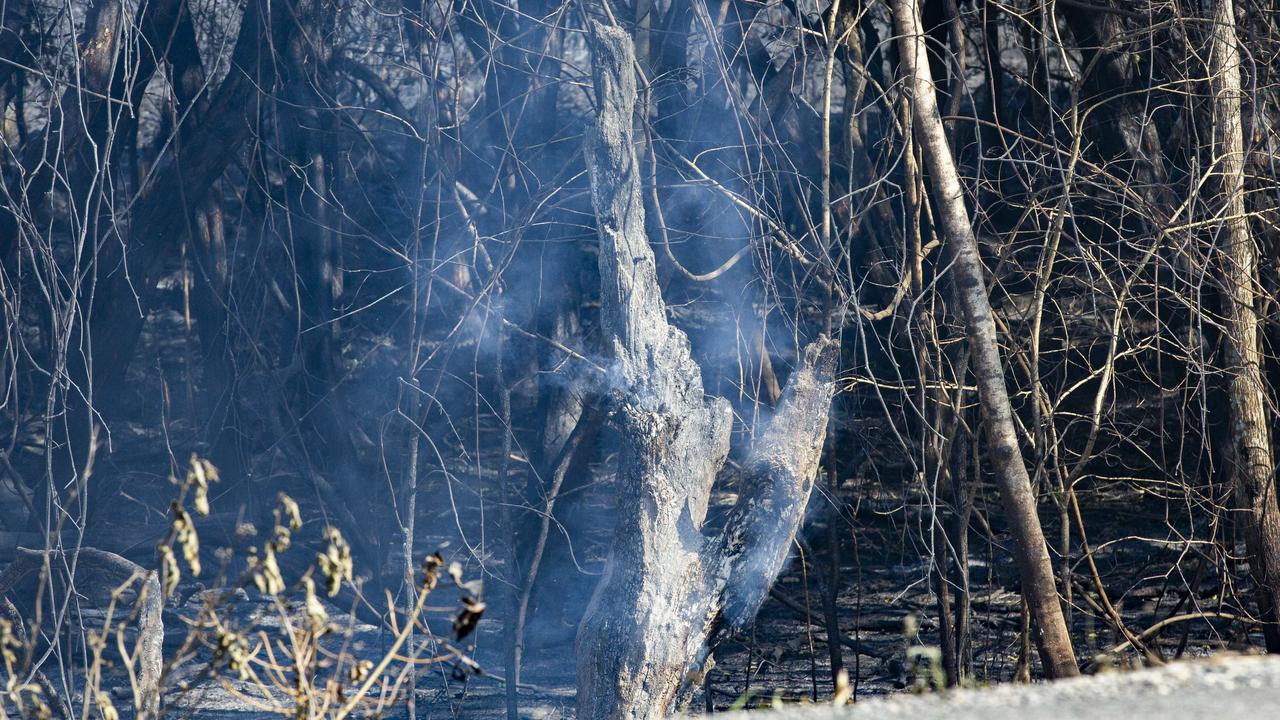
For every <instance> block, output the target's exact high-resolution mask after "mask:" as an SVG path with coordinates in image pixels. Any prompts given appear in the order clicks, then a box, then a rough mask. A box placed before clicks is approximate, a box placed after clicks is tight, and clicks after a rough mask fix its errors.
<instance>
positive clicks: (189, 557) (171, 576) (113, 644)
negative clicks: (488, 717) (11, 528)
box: [0, 455, 485, 720]
mask: <svg viewBox="0 0 1280 720" xmlns="http://www.w3.org/2000/svg"><path fill="white" fill-rule="evenodd" d="M217 479H218V472H217V469H216V468H215V467H214V466H213V465H212V464H210V463H209V462H208V461H207V460H204V459H203V458H200V457H198V456H194V455H193V456H192V458H191V463H190V467H189V469H188V471H187V473H186V475H185V477H184V479H183V481H182V482H181V484H180V489H179V492H178V497H177V499H176V500H174V502H173V503H172V504H171V506H170V512H171V519H170V524H169V529H168V532H167V533H166V534H165V537H164V539H163V540H162V541H161V543H160V544H159V545H158V548H157V550H158V554H157V560H158V564H159V568H158V571H156V572H148V571H144V570H142V569H141V568H137V569H136V571H134V572H132V573H131V574H130V576H129V577H128V579H127V581H126V582H123V583H121V584H120V585H119V586H118V587H116V588H115V589H114V590H113V591H112V593H111V597H110V601H109V603H108V605H107V607H106V608H105V613H104V620H103V625H102V627H101V629H96V630H89V629H86V630H85V637H86V647H87V649H88V655H89V657H88V658H87V662H86V665H85V672H84V675H83V678H82V679H81V688H78V689H77V690H78V692H77V693H76V694H77V695H78V696H79V697H80V698H82V700H81V701H80V704H81V705H82V707H81V708H80V709H79V712H78V713H76V714H78V715H80V716H81V717H88V716H90V715H97V716H98V717H101V718H102V719H103V720H114V719H115V718H118V717H119V716H120V710H118V709H117V704H118V703H119V702H120V696H119V695H118V694H117V695H116V696H115V697H114V699H113V695H112V692H110V691H109V690H107V689H106V688H105V686H104V679H105V677H107V676H110V673H111V672H113V670H114V669H115V668H117V667H118V668H119V669H120V670H123V673H124V675H125V676H126V678H125V679H126V680H127V683H128V686H129V688H130V691H131V695H132V710H133V714H134V716H135V717H138V718H154V717H161V716H163V715H164V710H165V707H166V705H169V706H171V705H173V704H174V703H181V702H182V694H183V691H187V690H191V689H192V688H191V687H190V686H189V685H188V684H187V683H186V682H177V681H176V680H175V678H177V677H178V676H179V675H183V676H191V675H194V677H196V678H202V679H211V680H213V681H215V682H217V683H220V684H221V685H222V686H223V687H224V688H225V689H226V690H227V691H228V692H229V693H230V694H231V695H232V696H234V697H236V698H237V699H238V701H240V702H241V703H243V704H244V705H246V706H248V707H249V708H252V709H253V710H254V711H256V712H261V713H268V714H274V715H281V716H287V717H294V718H307V719H312V718H315V719H318V718H334V719H337V718H344V717H348V716H351V715H353V714H362V715H378V714H381V713H383V712H385V711H386V710H387V709H388V708H390V707H392V706H394V705H395V704H396V703H399V702H403V701H405V700H406V694H407V693H408V692H411V691H412V690H411V688H409V687H408V685H409V683H408V679H409V678H411V677H413V673H412V670H413V667H414V666H415V665H422V664H429V663H436V662H452V663H453V665H454V668H455V670H454V672H455V674H457V673H459V672H461V673H464V674H478V673H480V672H481V670H480V667H479V666H478V665H477V664H476V663H475V662H474V661H473V660H471V659H470V658H469V657H467V656H466V654H465V652H464V651H463V650H461V649H459V648H458V647H455V646H454V645H452V644H451V643H450V642H449V640H448V638H441V637H437V636H436V635H434V634H433V633H432V632H431V630H430V628H429V627H428V625H427V623H426V622H425V619H424V617H423V615H424V611H425V601H426V598H427V597H428V595H429V594H430V593H431V592H432V591H433V590H435V589H436V587H437V586H438V585H439V582H440V570H441V569H442V568H444V567H445V565H446V563H445V559H444V558H443V557H442V556H441V555H440V554H439V553H432V554H431V555H429V556H427V557H426V558H424V560H423V562H422V577H421V581H420V582H418V583H417V584H416V587H415V589H414V591H413V592H414V597H413V598H412V603H411V604H410V605H409V606H408V608H407V609H405V608H399V609H398V608H397V607H396V606H395V604H394V603H393V602H391V600H390V598H388V609H389V615H388V618H389V620H388V622H389V629H390V630H391V632H392V633H393V634H394V637H393V640H392V642H391V643H390V644H389V646H388V647H387V648H386V649H385V651H384V652H382V653H381V654H379V655H376V656H370V657H361V656H359V655H358V654H357V652H358V650H359V648H360V643H358V642H355V641H354V637H353V636H354V633H355V620H354V618H351V617H348V619H347V620H346V621H345V622H344V621H336V620H335V619H334V618H333V617H332V616H331V614H330V612H329V610H328V609H327V608H326V606H325V604H324V602H323V601H322V600H321V598H320V596H319V594H318V592H317V585H318V584H319V583H323V587H324V592H325V594H326V595H327V596H328V597H336V596H338V594H339V593H340V592H341V591H342V588H343V585H344V583H345V584H347V585H348V586H351V585H354V583H355V563H354V560H353V558H352V554H351V548H350V546H349V544H348V543H347V541H346V540H345V539H344V538H343V536H342V533H341V532H339V531H338V530H337V529H336V528H333V527H327V528H325V530H324V531H323V535H322V538H323V541H324V546H323V550H322V551H321V552H319V553H317V555H316V559H315V562H314V563H313V564H311V565H310V566H309V567H308V568H307V569H306V570H304V571H303V572H302V574H301V576H300V577H298V578H297V579H296V580H294V581H293V582H292V583H290V582H288V581H287V580H286V578H285V576H284V574H283V573H282V571H281V569H280V563H279V557H280V556H282V555H283V554H284V553H286V552H288V551H290V549H291V548H292V547H293V545H294V534H295V533H296V532H298V531H300V530H302V528H303V527H304V522H303V518H302V510H301V508H300V506H299V505H298V503H297V502H296V501H294V500H293V499H292V498H291V497H289V496H288V495H286V494H284V493H281V494H280V495H279V496H278V498H277V504H276V508H275V509H274V512H273V517H274V521H275V522H274V527H273V529H272V532H271V535H270V538H269V539H268V540H267V541H266V542H265V543H263V544H262V545H261V547H251V548H249V549H248V550H247V557H245V570H244V572H243V573H241V574H240V575H239V577H238V578H237V579H235V581H234V582H231V583H229V584H227V585H226V586H224V587H220V588H215V589H213V590H208V591H205V592H204V593H203V594H202V596H201V597H202V598H203V603H202V604H201V605H200V607H199V608H198V610H197V611H196V615H195V617H194V618H191V619H189V620H188V621H187V622H188V623H189V627H188V629H187V631H186V635H185V637H184V638H183V642H182V643H181V646H180V647H179V649H178V650H177V651H176V652H174V653H173V654H172V655H171V657H169V658H162V657H161V655H160V652H161V647H162V643H163V639H164V638H163V635H164V631H163V628H162V627H161V626H160V622H159V605H158V602H159V600H158V598H157V596H163V598H164V599H169V598H171V597H173V596H174V595H175V593H177V592H178V589H179V587H180V585H181V580H182V572H183V570H184V566H185V570H186V571H188V572H189V573H190V574H191V576H192V577H198V576H200V574H201V572H202V567H201V563H200V557H199V554H200V540H199V534H198V532H197V528H196V525H195V522H194V517H193V515H192V513H190V512H188V511H187V510H186V508H185V507H184V501H185V500H186V499H187V498H188V497H190V498H191V502H192V506H193V509H194V511H195V513H194V514H195V515H196V516H205V515H207V514H208V513H209V500H208V489H209V484H210V483H211V482H216V481H217ZM175 545H176V549H177V550H178V551H180V552H181V555H182V562H181V564H180V563H179V560H178V558H177V555H178V552H175ZM27 552H28V553H30V554H32V555H39V554H38V553H35V552H34V551H27ZM81 552H82V554H83V553H84V552H86V551H85V550H82V551H81ZM92 552H94V553H98V554H101V555H103V556H109V557H110V558H112V560H111V562H116V561H118V563H119V564H120V565H121V566H122V567H134V568H136V566H134V565H133V563H131V562H129V561H128V560H125V559H124V558H120V557H119V556H115V555H113V554H111V553H104V552H102V551H92ZM220 557H221V558H222V559H223V561H224V562H229V561H231V560H232V559H233V558H232V557H231V556H230V554H229V553H226V554H222V555H220ZM448 572H449V575H450V577H451V578H452V580H453V582H454V583H455V585H457V586H458V587H459V589H461V590H462V591H463V593H464V595H463V598H462V605H463V606H462V608H461V609H460V610H459V612H458V613H457V615H456V617H455V618H454V620H453V628H454V633H455V637H456V639H457V640H462V639H464V638H466V637H467V636H468V635H470V634H471V633H473V632H474V631H475V628H476V625H477V623H478V622H479V621H480V618H481V616H482V615H483V613H484V610H485V603H484V602H483V601H481V600H480V599H479V590H478V588H479V585H478V583H475V582H465V581H464V580H463V578H462V569H461V566H460V565H458V564H457V563H453V564H452V565H450V566H449V567H448ZM317 575H318V578H317V577H316V576H317ZM250 586H252V587H254V588H256V589H257V590H258V591H259V592H260V593H261V594H262V595H263V596H264V598H265V599H267V600H268V602H269V603H270V604H271V606H272V607H273V608H274V615H275V618H276V620H278V623H274V624H271V625H266V624H263V623H261V622H260V620H259V618H256V617H255V618H252V619H250V620H248V621H246V620H245V619H244V618H243V617H238V616H237V615H236V613H235V612H234V610H235V607H236V606H235V603H236V598H237V597H241V598H243V597H244V596H243V592H242V590H243V589H244V588H247V587H250ZM355 589H356V591H357V592H358V588H355ZM131 596H132V597H133V599H132V600H130V598H131ZM4 604H5V605H6V606H8V607H12V606H9V605H8V603H7V601H6V602H5V603H4ZM126 607H127V608H128V610H127V611H125V612H121V611H120V609H121V608H126ZM134 624H136V625H138V626H139V632H138V634H137V636H136V637H135V638H131V637H130V636H129V632H128V631H129V628H130V626H131V625H134ZM32 637H39V633H32ZM30 642H34V641H28V640H27V639H26V638H25V637H24V636H23V635H22V634H21V633H20V632H16V631H15V629H14V627H13V624H12V622H11V620H10V619H4V617H3V614H0V655H2V660H3V663H2V664H3V670H4V684H3V689H2V690H0V692H2V693H3V700H2V701H0V720H7V718H8V715H7V714H6V713H7V712H16V713H17V714H18V715H19V716H20V717H24V718H28V717H31V718H51V717H55V716H59V717H64V718H67V720H70V717H69V716H70V712H69V711H68V710H64V709H62V707H61V699H60V698H57V697H52V696H51V694H52V693H53V688H52V685H51V684H49V683H48V682H47V680H44V681H43V682H24V681H23V678H24V677H36V678H37V680H41V679H43V676H42V675H39V674H38V673H34V674H33V673H31V672H24V668H22V667H21V663H20V660H21V658H22V657H23V656H24V654H25V656H26V657H30V656H31V655H33V653H32V652H31V651H32V649H33V646H32V645H31V644H30ZM114 653H118V655H119V658H120V660H121V662H119V663H116V662H115V661H114V659H112V658H109V655H114ZM202 658H203V659H202ZM153 665H154V666H155V667H152V666H153ZM168 689H176V690H177V691H178V692H177V693H170V694H169V695H168V696H166V695H165V692H164V691H165V690H168ZM117 692H118V691H117Z"/></svg>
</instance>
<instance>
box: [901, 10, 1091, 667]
mask: <svg viewBox="0 0 1280 720" xmlns="http://www.w3.org/2000/svg"><path fill="white" fill-rule="evenodd" d="M893 15H894V24H895V26H896V28H897V33H898V43H899V45H898V49H899V52H898V55H899V62H900V63H901V66H902V67H901V72H902V74H903V77H904V79H905V81H906V87H907V92H909V93H911V104H912V111H913V114H914V119H915V123H914V125H915V133H916V139H917V141H918V142H919V143H920V146H921V149H922V150H923V154H924V159H925V163H926V165H927V166H928V169H929V173H930V184H931V185H932V187H933V195H934V201H935V203H936V208H935V210H936V213H937V217H938V224H939V226H940V228H941V230H942V232H943V233H944V235H945V237H946V243H947V246H948V247H949V248H950V252H951V254H952V257H953V259H954V261H955V269H954V272H955V273H956V275H955V288H956V296H957V299H958V300H959V304H960V309H961V312H962V313H963V315H964V320H965V331H966V334H967V335H968V339H969V349H970V355H969V357H970V369H971V371H972V372H973V376H974V378H975V379H976V380H977V384H978V393H979V397H980V400H981V406H982V416H983V419H984V421H985V423H986V426H985V427H986V433H987V452H988V454H989V456H990V458H991V461H992V470H993V471H994V473H995V477H996V482H997V484H998V486H999V488H1000V497H1001V500H1002V501H1003V503H1004V513H1005V518H1006V520H1008V522H1009V525H1010V529H1011V530H1012V532H1013V538H1014V555H1015V559H1016V560H1017V563H1018V573H1019V576H1020V577H1021V580H1022V593H1023V595H1024V596H1025V597H1026V600H1027V604H1028V605H1029V606H1030V608H1031V614H1032V616H1033V618H1034V619H1035V622H1036V627H1037V630H1038V632H1037V633H1036V647H1037V649H1038V650H1039V651H1040V659H1041V661H1042V662H1043V664H1044V670H1045V673H1046V674H1047V675H1048V676H1049V677H1051V678H1061V677H1070V676H1073V675H1076V674H1078V673H1079V669H1078V668H1077V666H1076V659H1075V654H1074V652H1073V650H1072V648H1071V635H1070V634H1069V632H1068V631H1067V624H1066V621H1065V620H1064V619H1063V615H1062V606H1061V604H1060V603H1059V601H1058V592H1057V589H1056V588H1055V586H1054V577H1053V563H1052V561H1051V560H1050V558H1049V550H1048V548H1047V547H1046V545H1045V539H1044V531H1043V529H1042V528H1041V527H1040V518H1039V517H1038V516H1037V514H1036V497H1035V493H1034V491H1033V490H1032V489H1031V478H1030V477H1029V476H1028V475H1027V468H1026V465H1024V464H1023V461H1022V456H1021V454H1020V452H1019V449H1018V436H1017V433H1016V431H1015V429H1014V425H1013V410H1012V408H1011V406H1010V404H1009V392H1008V389H1007V388H1006V387H1005V380H1004V365H1003V363H1002V361H1001V358H1000V348H999V345H998V343H997V340H996V326H995V321H994V319H993V318H992V314H991V302H990V299H989V298H988V297H987V288H986V281H985V279H984V277H983V267H982V258H981V257H980V256H979V254H978V240H977V237H976V236H975V235H974V232H973V225H972V221H971V220H970V218H969V211H968V209H967V208H966V207H965V204H964V189H963V188H962V187H961V185H960V176H959V174H958V173H957V171H956V165H955V160H954V159H953V158H952V156H951V148H950V145H949V143H948V142H947V136H946V131H945V129H944V128H943V125H942V118H941V117H940V116H939V114H938V101H937V95H936V94H935V91H934V87H933V78H932V74H931V72H930V69H929V61H928V57H927V55H926V53H925V43H924V32H923V31H922V30H921V28H920V8H919V0H894V2H893Z"/></svg>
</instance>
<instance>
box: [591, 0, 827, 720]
mask: <svg viewBox="0 0 1280 720" xmlns="http://www.w3.org/2000/svg"><path fill="white" fill-rule="evenodd" d="M592 35H593V51H594V81H595V98H596V105H597V111H598V113H599V116H598V118H597V121H596V124H595V126H594V127H593V128H592V129H591V131H590V132H589V139H588V153H587V163H588V168H589V170H590V173H591V187H592V199H593V201H594V204H595V208H596V214H597V218H598V222H599V236H600V256H599V265H600V277H601V313H602V318H603V325H604V331H605V337H606V338H607V342H609V343H610V344H611V345H612V349H613V356H614V357H613V368H612V371H611V374H612V378H611V380H612V385H613V387H614V388H615V390H614V393H613V397H611V398H610V401H611V403H612V405H613V408H614V410H615V413H614V414H615V418H616V422H617V424H618V426H619V431H620V434H621V437H622V451H621V453H620V459H619V466H618V471H617V472H618V480H617V482H618V487H619V498H618V518H617V532H616V534H615V536H614V541H613V546H612V550H611V553H610V556H609V559H608V561H607V563H606V566H605V571H604V577H603V578H602V579H601V581H600V584H599V586H598V587H597V588H596V592H595V595H594V597H593V598H592V601H591V605H590V606H589V607H588V609H587V612H586V615H585V617H584V618H583V621H582V624H581V626H580V627H579V630H578V639H577V663H578V717H579V718H581V719H582V720H596V719H597V718H648V717H662V716H665V715H668V714H670V713H671V712H672V711H674V710H675V708H676V701H677V695H678V694H679V693H680V691H681V687H682V685H683V684H684V679H685V677H686V675H687V673H688V672H689V671H690V670H694V669H696V668H697V667H698V666H699V665H700V664H701V662H702V660H703V658H704V647H705V644H706V639H707V637H708V635H709V634H710V632H711V630H712V628H713V627H714V626H715V625H716V624H717V623H718V622H720V621H722V620H723V621H725V622H728V623H730V624H741V623H742V622H744V621H747V620H750V618H751V617H752V616H754V614H755V611H756V609H757V608H758V607H759V605H760V602H761V600H762V599H763V597H764V594H765V592H766V591H767V589H768V586H769V585H770V583H772V581H773V579H774V577H775V575H776V574H777V571H778V570H779V569H780V568H781V566H782V563H783V561H784V560H785V558H786V555H787V551H788V549H789V547H790V545H791V542H792V540H793V539H794V537H795V532H796V529H797V528H798V526H799V525H800V522H801V520H802V519H803V516H804V510H805V506H806V504H807V502H808V499H809V494H810V491H811V490H812V487H813V478H814V475H815V473H816V471H817V467H818V463H819V460H820V457H821V450H822V442H823V439H824V437H825V434H826V425H827V415H828V411H829V408H830V402H831V393H832V381H831V377H832V374H833V366H834V359H835V353H834V349H835V343H833V342H832V341H830V340H829V339H826V338H823V339H821V340H819V341H817V342H815V343H813V344H812V345H810V346H809V347H808V348H807V349H806V351H805V357H804V362H803V365H802V366H801V367H799V368H797V369H796V370H795V372H793V373H792V376H791V379H790V381H789V382H788V383H787V387H786V389H785V390H784V393H783V397H782V400H781V402H780V404H779V407H778V410H777V412H776V414H775V415H774V417H773V420H772V422H771V424H770V426H769V428H768V429H767V430H766V431H765V432H764V433H763V434H762V435H761V436H760V439H759V440H758V441H757V444H756V446H755V447H754V448H753V450H752V453H751V456H750V458H749V459H748V463H747V466H746V468H745V483H744V488H745V491H744V493H743V495H742V498H741V500H740V501H739V503H738V505H737V506H736V507H735V508H734V510H733V511H732V512H731V514H730V517H729V518H727V521H726V524H725V527H724V530H723V531H722V532H721V533H720V534H718V535H717V536H715V537H708V536H707V535H704V533H703V521H704V519H705V518H706V514H707V507H708V499H709V496H710V493H711V487H712V484H713V483H714V481H715V478H716V475H717V474H718V472H719V471H720V469H721V467H722V465H723V463H724V461H725V458H726V456H727V454H728V452H729V431H730V427H731V418H730V408H729V404H728V402H726V401H725V400H724V399H722V398H711V399H709V398H707V397H706V396H705V395H704V391H703V385H702V373H701V371H700V369H699V367H698V365H697V364H696V363H695V362H694V360H693V358H692V356H691V354H690V349H689V340H688V338H687V337H686V336H685V334H684V333H683V332H681V331H680V330H679V329H677V328H675V327H673V326H671V325H669V324H668V323H667V319H666V307H665V304H664V302H663V300H662V296H661V292H660V289H659V286H658V280H657V274H656V272H655V264H654V255H653V252H652V250H651V249H650V247H649V243H648V240H647V238H646V236H645V229H644V204H643V200H642V196H641V186H640V169H639V165H638V163H637V161H636V155H635V151H634V149H633V146H632V113H633V110H634V108H635V102H636V80H635V74H634V70H633V68H634V65H635V52H634V49H633V46H632V43H631V39H630V38H629V37H628V36H627V35H626V33H624V32H623V31H622V30H620V29H617V28H612V27H603V26H598V25H597V26H595V27H594V28H593V33H592Z"/></svg>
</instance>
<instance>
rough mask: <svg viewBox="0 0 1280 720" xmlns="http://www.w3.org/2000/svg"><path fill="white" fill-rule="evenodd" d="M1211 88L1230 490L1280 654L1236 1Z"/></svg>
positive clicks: (1218, 47)
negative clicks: (1229, 429)
mask: <svg viewBox="0 0 1280 720" xmlns="http://www.w3.org/2000/svg"><path fill="white" fill-rule="evenodd" d="M1212 32H1213V51H1212V53H1211V56H1210V73H1209V78H1210V84H1211V86H1212V92H1213V127H1214V146H1215V161H1216V163H1217V165H1218V168H1219V170H1218V173H1219V187H1218V190H1219V193H1220V197H1219V201H1218V202H1219V203H1220V207H1219V211H1220V213H1221V217H1222V218H1223V222H1224V224H1225V227H1224V228H1223V229H1224V230H1225V231H1226V232H1225V237H1224V246H1223V247H1222V248H1221V250H1220V252H1221V262H1222V282H1223V284H1224V288H1223V303H1224V304H1225V305H1226V307H1225V308H1224V309H1223V315H1224V316H1225V318H1226V328H1225V332H1224V333H1223V340H1224V345H1225V350H1226V357H1227V361H1228V368H1227V371H1228V393H1229V395H1230V399H1231V425H1232V435H1233V438H1234V441H1235V443H1236V446H1235V448H1234V453H1233V455H1234V458H1233V460H1234V467H1232V468H1231V488H1232V492H1233V493H1234V494H1235V500H1236V504H1237V505H1238V506H1239V508H1240V514H1239V522H1240V525H1241V527H1242V529H1243V530H1244V536H1245V544H1246V545H1247V546H1248V550H1249V569H1250V572H1251V573H1252V574H1253V579H1254V581H1255V582H1256V583H1257V585H1258V596H1259V604H1260V606H1261V607H1260V608H1259V609H1260V610H1261V614H1262V617H1263V620H1265V621H1266V623H1267V624H1266V626H1265V629H1266V639H1267V651H1268V652H1271V653H1280V628H1277V627H1276V611H1277V609H1280V577H1278V576H1277V573H1280V506H1277V504H1276V485H1275V458H1274V457H1273V455H1272V448H1271V433H1270V430H1269V422H1270V417H1269V412H1268V408H1267V389H1266V385H1265V383H1264V381H1263V377H1262V346H1261V343H1260V336H1259V319H1258V311H1257V306H1256V303H1257V297H1256V295H1255V292H1254V287H1255V285H1256V284H1257V282H1258V253H1257V249H1256V248H1255V247H1254V244H1253V237H1252V235H1251V234H1250V232H1249V220H1248V216H1247V215H1246V208H1245V201H1244V130H1243V123H1242V121H1241V100H1242V95H1243V93H1242V90H1241V85H1240V49H1239V47H1238V44H1237V43H1238V42H1239V40H1238V38H1237V37H1236V29H1235V10H1234V8H1233V7H1232V0H1219V2H1218V3H1217V8H1216V12H1215V16H1214V18H1213V30H1212Z"/></svg>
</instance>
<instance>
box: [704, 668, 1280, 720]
mask: <svg viewBox="0 0 1280 720" xmlns="http://www.w3.org/2000/svg"><path fill="white" fill-rule="evenodd" d="M766 714H767V715H768V716H769V717H770V718H773V719H774V720H792V719H794V720H825V719H827V718H831V719H832V720H834V719H835V718H839V719H840V720H892V718H940V719H944V720H970V719H972V720H1071V719H1074V718H1079V719H1080V720H1146V719H1148V718H1151V719H1156V718H1158V719H1160V720H1182V719H1183V718H1206V719H1209V718H1212V719H1213V720H1217V719H1218V718H1222V719H1223V720H1247V719H1251V718H1275V717H1280V659H1272V658H1255V657H1232V658H1219V659H1214V660H1206V661H1195V662H1184V663H1179V664H1175V665H1170V666H1168V667H1163V668H1157V669H1151V670H1140V671H1134V672H1125V673H1120V672H1115V673H1108V674H1104V675H1094V676H1092V677H1084V678H1079V679H1074V680H1064V681H1061V682H1056V683H1044V684H1036V685H1030V686H1027V685H1002V686H998V687H993V688H985V689H974V690H956V691H951V692H948V693H944V694H937V695H895V696H892V697H886V698H873V699H869V700H865V701H862V702H859V703H858V704H856V705H850V706H847V707H845V708H835V707H831V706H824V707H808V708H803V707H788V708H787V709H784V710H779V711H774V712H767V711H766ZM760 715H761V713H760V711H755V712H753V713H751V714H746V713H738V714H734V715H733V716H731V717H730V718H726V720H732V718H737V719H738V720H747V718H752V719H753V720H760Z"/></svg>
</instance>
